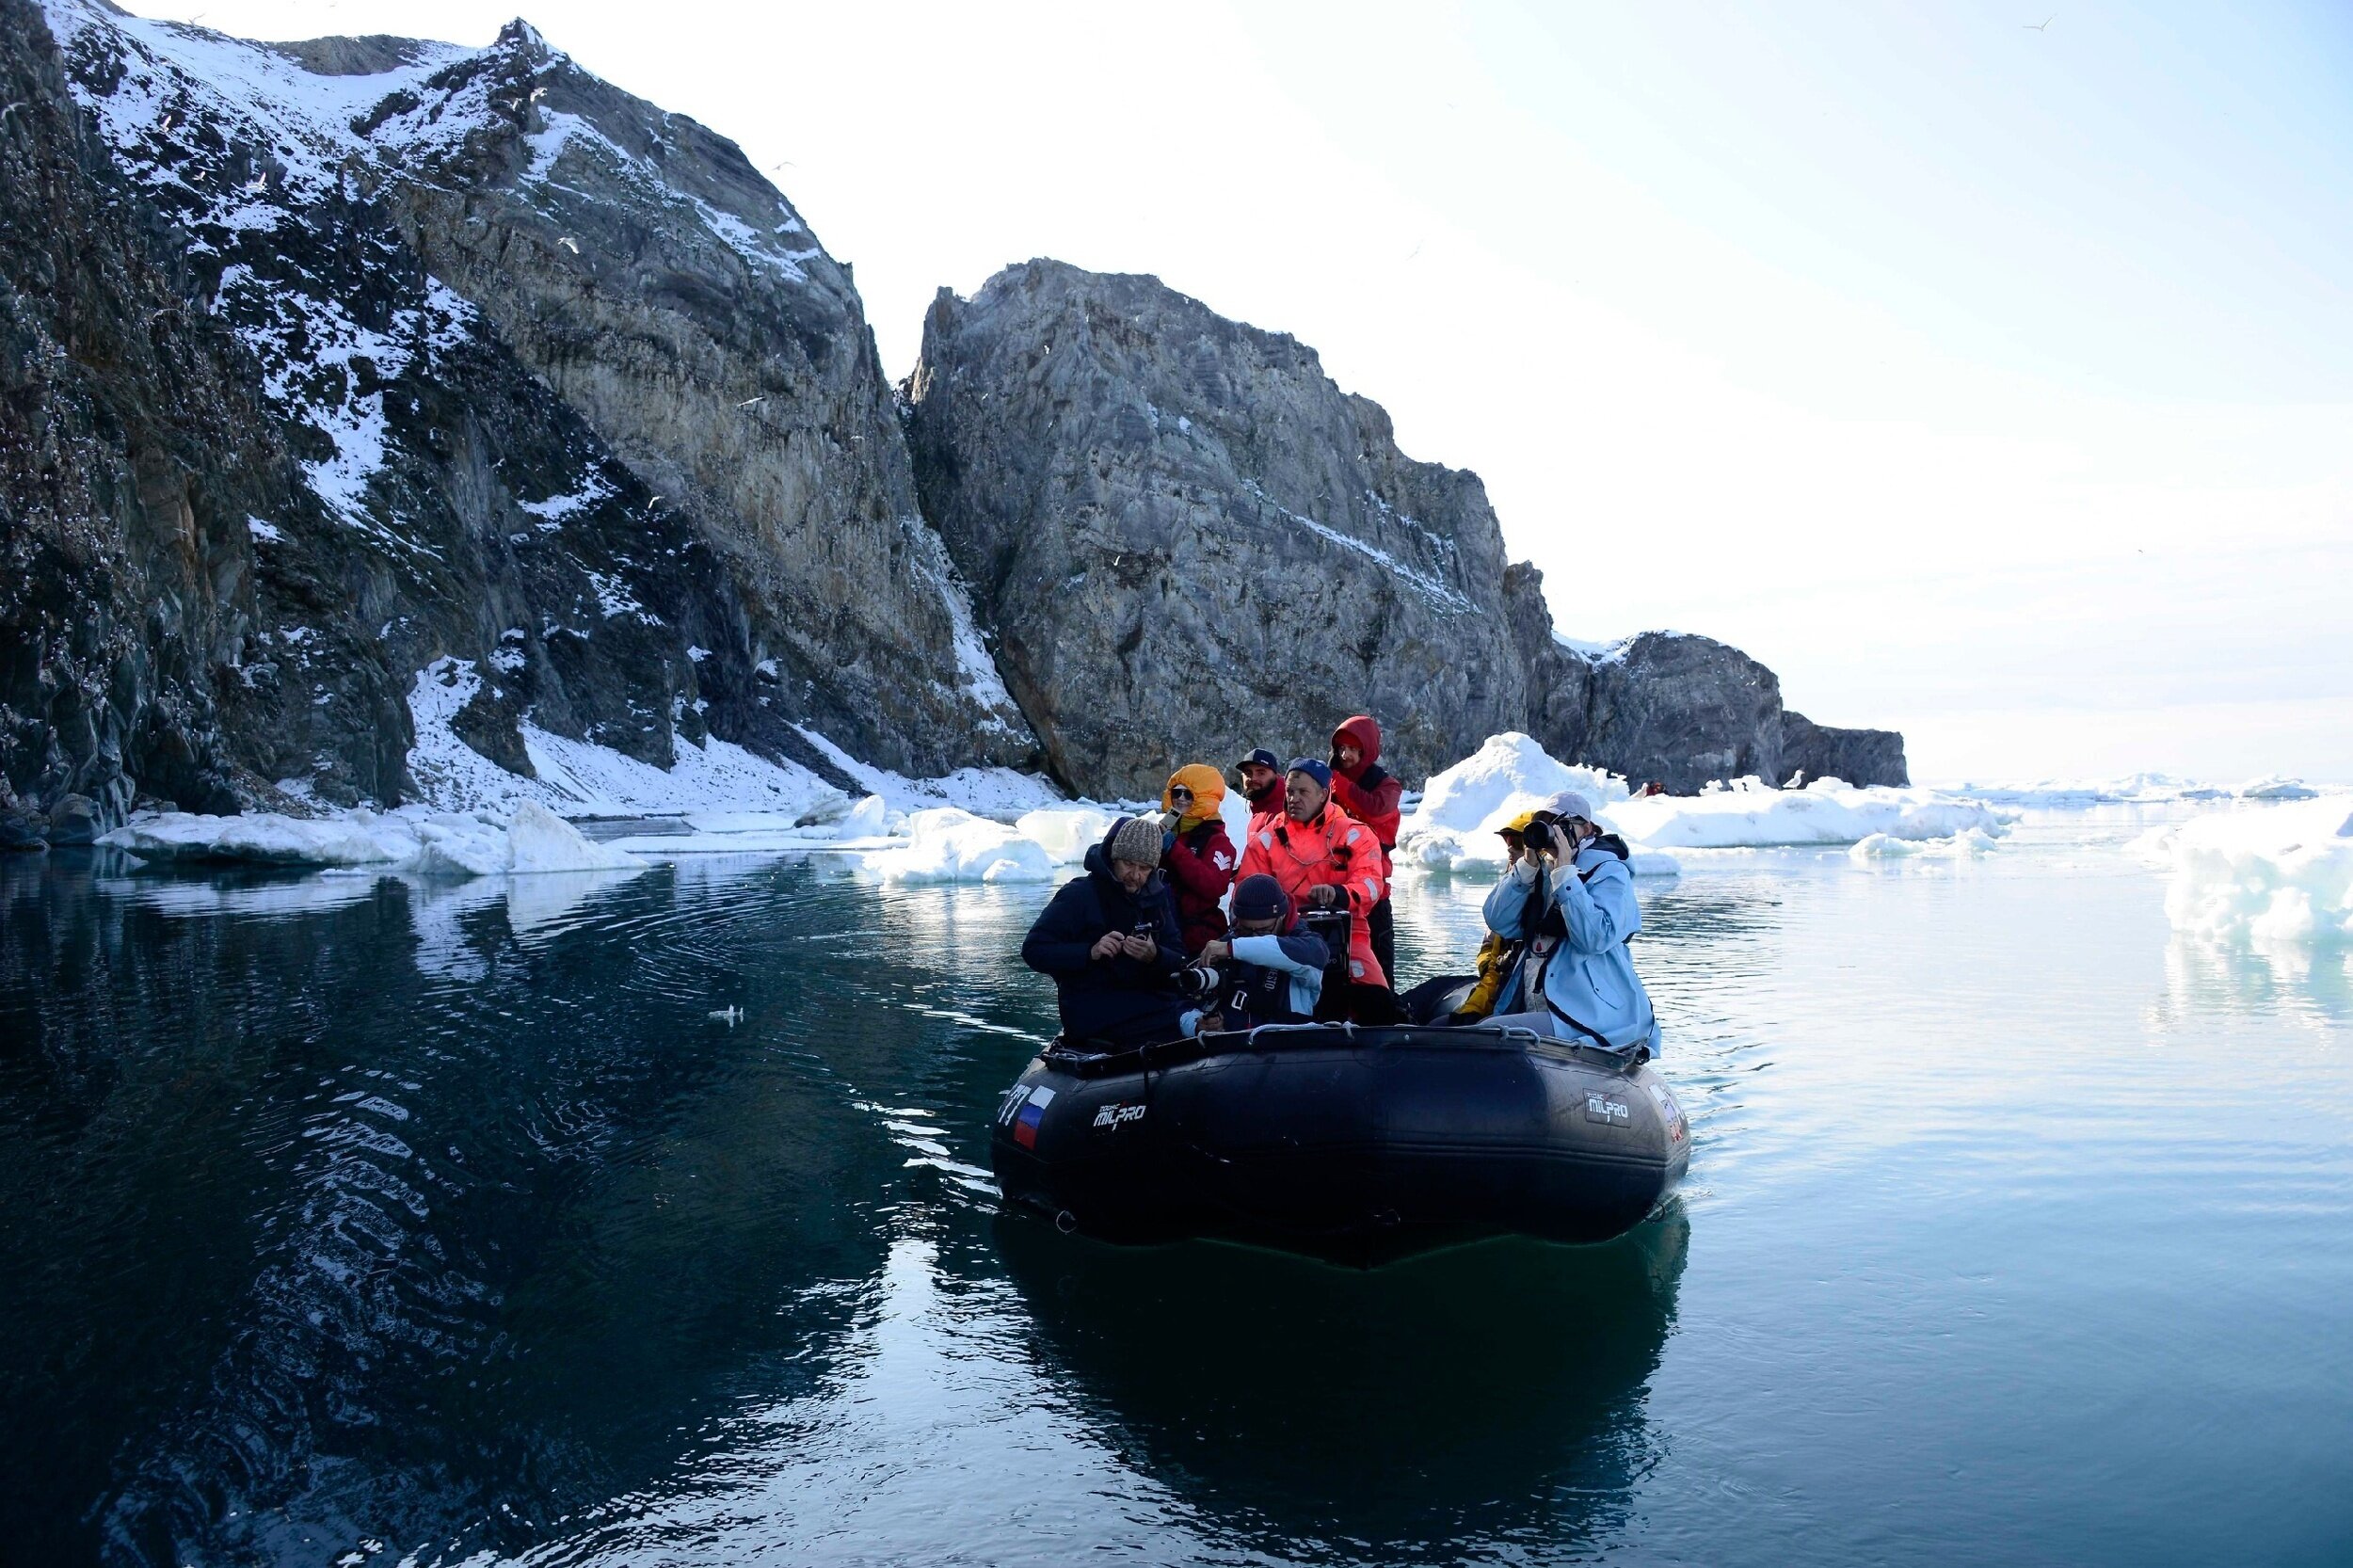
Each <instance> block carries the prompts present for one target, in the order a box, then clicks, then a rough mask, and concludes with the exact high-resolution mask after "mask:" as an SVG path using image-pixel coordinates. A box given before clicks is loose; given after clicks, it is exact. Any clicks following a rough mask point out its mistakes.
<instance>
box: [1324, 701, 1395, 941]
mask: <svg viewBox="0 0 2353 1568" xmlns="http://www.w3.org/2000/svg"><path fill="white" fill-rule="evenodd" d="M1380 756H1381V726H1380V725H1379V724H1378V723H1377V722H1375V720H1374V719H1373V716H1372V715H1371V714H1370V713H1359V714H1357V715H1356V716H1355V717H1354V718H1352V719H1349V720H1347V721H1346V722H1344V723H1343V724H1341V726H1340V727H1339V728H1337V729H1335V730H1334V731H1332V798H1333V799H1334V800H1336V801H1337V802H1339V806H1340V809H1341V810H1343V811H1345V812H1347V813H1348V814H1349V815H1350V816H1352V817H1353V818H1355V819H1356V820H1357V821H1358V822H1360V823H1363V824H1365V825H1366V826H1367V827H1369V828H1371V829H1372V836H1373V837H1374V838H1376V839H1378V840H1381V854H1382V856H1383V860H1382V866H1381V870H1382V874H1383V875H1384V876H1386V875H1387V874H1388V872H1389V864H1388V857H1389V856H1394V855H1396V853H1397V823H1398V800H1399V797H1400V796H1401V795H1403V794H1404V793H1405V786H1404V785H1403V784H1402V783H1401V782H1399V781H1398V780H1397V779H1396V778H1394V777H1392V776H1390V775H1389V773H1388V771H1387V770H1386V769H1385V768H1383V767H1381V766H1380V765H1379V759H1380ZM1365 924H1366V925H1368V926H1369V927H1370V928H1371V934H1372V955H1373V956H1374V957H1375V958H1378V959H1379V960H1381V972H1382V973H1383V974H1390V975H1393V974H1395V973H1397V920H1396V919H1395V918H1394V917H1393V916H1392V915H1391V913H1390V910H1389V898H1388V895H1387V894H1386V893H1384V894H1382V895H1381V902H1380V903H1379V904H1374V905H1373V906H1372V913H1371V914H1369V915H1368V916H1366V917H1365Z"/></svg>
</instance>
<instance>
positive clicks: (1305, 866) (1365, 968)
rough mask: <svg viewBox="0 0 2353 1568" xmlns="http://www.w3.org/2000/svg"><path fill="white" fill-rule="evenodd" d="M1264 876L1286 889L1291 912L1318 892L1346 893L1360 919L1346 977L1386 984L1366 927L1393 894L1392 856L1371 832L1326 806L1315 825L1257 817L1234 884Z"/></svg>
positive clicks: (1353, 925) (1283, 815)
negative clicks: (1327, 889)
mask: <svg viewBox="0 0 2353 1568" xmlns="http://www.w3.org/2000/svg"><path fill="white" fill-rule="evenodd" d="M1259 872H1265V873H1266V874H1267V875H1269V876H1271V877H1273V878H1274V880H1275V881H1277V882H1279V883H1281V884H1282V885H1283V892H1284V895H1285V896H1286V897H1288V898H1289V900H1290V901H1291V907H1292V908H1293V909H1306V908H1308V907H1310V906H1311V905H1312V904H1314V902H1315V900H1314V897H1313V896H1312V895H1313V891H1314V889H1315V888H1321V887H1326V886H1329V887H1334V888H1340V889H1341V890H1342V891H1343V892H1345V893H1346V894H1347V896H1348V907H1349V910H1350V912H1351V913H1353V915H1354V916H1355V917H1356V918H1355V919H1354V920H1352V921H1350V922H1349V933H1348V972H1349V974H1350V976H1351V977H1352V978H1353V979H1355V980H1357V981H1359V982H1361V983H1362V984H1367V985H1379V986H1382V987H1384V988H1385V987H1386V986H1387V985H1388V984H1389V977H1388V976H1387V975H1385V974H1384V973H1382V972H1381V964H1380V961H1379V960H1378V959H1376V958H1374V957H1373V955H1372V928H1371V927H1370V926H1369V925H1368V924H1366V923H1365V920H1366V917H1367V916H1369V915H1370V914H1371V913H1372V906H1373V905H1374V904H1379V903H1380V902H1381V901H1382V899H1383V898H1385V896H1387V894H1388V890H1389V878H1388V857H1387V856H1385V855H1384V854H1383V853H1382V850H1381V840H1378V839H1376V838H1374V837H1373V836H1372V829H1371V828H1369V827H1367V826H1366V825H1365V824H1363V823H1360V822H1358V821H1357V820H1356V819H1355V818H1353V817H1352V816H1350V815H1349V814H1348V813H1347V812H1345V811H1343V810H1341V809H1340V808H1338V807H1337V806H1336V805H1333V804H1332V803H1330V802H1328V801H1327V802H1325V804H1324V808H1323V809H1322V811H1321V812H1320V813H1318V814H1317V816H1316V818H1315V820H1314V821H1312V822H1293V821H1291V819H1290V815H1289V812H1281V811H1278V812H1273V813H1270V814H1268V815H1266V816H1262V817H1257V818H1254V819H1253V820H1252V821H1251V824H1250V841H1249V842H1248V843H1246V844H1244V845H1243V846H1242V852H1241V866H1239V867H1238V868H1236V870H1235V872H1234V880H1235V881H1237V882H1240V881H1241V879H1242V878H1243V877H1245V876H1256V875H1257V874H1258V873H1259Z"/></svg>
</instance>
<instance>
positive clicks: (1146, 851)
mask: <svg viewBox="0 0 2353 1568" xmlns="http://www.w3.org/2000/svg"><path fill="white" fill-rule="evenodd" d="M1111 858H1112V859H1114V860H1131V861H1133V862H1134V863H1135V864H1137V865H1139V866H1157V865H1159V864H1160V824H1159V823H1156V822H1154V821H1152V820H1151V819H1150V818H1149V817H1128V818H1127V819H1125V820H1123V821H1122V822H1121V823H1120V824H1119V825H1118V826H1117V827H1114V828H1112V853H1111Z"/></svg>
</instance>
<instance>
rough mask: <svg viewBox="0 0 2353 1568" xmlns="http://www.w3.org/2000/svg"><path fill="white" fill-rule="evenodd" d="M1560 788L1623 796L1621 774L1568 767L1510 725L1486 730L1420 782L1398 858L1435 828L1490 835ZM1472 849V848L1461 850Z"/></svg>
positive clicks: (1498, 849)
mask: <svg viewBox="0 0 2353 1568" xmlns="http://www.w3.org/2000/svg"><path fill="white" fill-rule="evenodd" d="M1562 790H1575V791H1576V792H1577V793H1579V794H1581V795H1583V796H1584V797H1585V798H1586V799H1587V800H1589V801H1591V802H1593V806H1594V808H1596V809H1606V808H1609V805H1610V804H1611V803H1612V802H1614V801H1622V800H1625V798H1626V785H1625V779H1623V778H1620V777H1618V776H1616V775H1615V774H1608V773H1603V772H1601V771H1600V770H1598V769H1595V768H1585V767H1572V766H1571V765H1569V764H1568V763H1565V762H1559V761H1555V760H1553V759H1552V757H1551V756H1550V755H1549V754H1548V753H1547V752H1546V751H1545V748H1544V747H1543V746H1541V745H1538V744H1536V743H1535V742H1534V741H1532V740H1530V739H1529V737H1528V736H1526V735H1522V734H1519V733H1516V732H1513V731H1507V732H1505V733H1504V734H1501V735H1490V736H1489V737H1487V740H1486V742H1485V744H1482V745H1481V746H1480V748H1479V749H1478V750H1477V751H1475V752H1473V753H1471V754H1470V755H1469V756H1468V757H1465V759H1463V760H1461V761H1459V762H1457V763H1455V764H1454V765H1453V766H1452V767H1450V768H1448V769H1447V770H1445V771H1444V772H1443V773H1436V774H1433V775H1431V776H1430V780H1429V782H1428V783H1426V784H1424V785H1423V786H1422V792H1421V804H1420V805H1419V806H1417V807H1416V808H1415V809H1414V813H1413V815H1411V816H1409V817H1407V818H1406V819H1405V820H1404V821H1403V822H1402V823H1401V824H1399V825H1398V848H1399V852H1400V857H1401V858H1408V857H1410V850H1409V846H1410V845H1411V844H1412V843H1413V842H1414V841H1415V840H1419V839H1422V838H1424V837H1427V836H1429V835H1432V834H1435V833H1449V834H1452V835H1454V836H1456V837H1457V838H1458V839H1461V840H1472V839H1479V838H1485V839H1490V840H1493V839H1494V836H1495V831H1496V829H1497V828H1498V827H1501V826H1502V825H1503V824H1505V823H1507V822H1510V821H1511V820H1512V819H1513V817H1516V816H1518V815H1519V814H1520V813H1521V812H1523V811H1526V810H1529V809H1530V808H1534V807H1536V806H1540V805H1542V804H1543V803H1544V801H1545V799H1546V798H1547V797H1549V796H1551V795H1555V794H1558V793H1559V792H1561V791H1562ZM1465 852H1466V853H1470V854H1472V855H1474V856H1475V855H1477V853H1478V851H1477V850H1476V849H1468V850H1466V851H1465ZM1502 858H1503V846H1502V842H1501V840H1496V841H1495V859H1496V860H1497V862H1500V861H1501V860H1502Z"/></svg>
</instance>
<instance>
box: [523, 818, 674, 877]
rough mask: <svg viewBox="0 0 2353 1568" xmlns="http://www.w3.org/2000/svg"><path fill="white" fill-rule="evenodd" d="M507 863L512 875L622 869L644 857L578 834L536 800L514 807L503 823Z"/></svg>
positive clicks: (571, 826) (576, 829) (637, 862)
mask: <svg viewBox="0 0 2353 1568" xmlns="http://www.w3.org/2000/svg"><path fill="white" fill-rule="evenodd" d="M506 845H507V866H506V869H507V871H508V872H511V873H512V874H514V875H516V876H527V875H531V874H534V873H536V872H606V871H626V870H629V869H631V868H632V867H641V866H643V865H644V864H645V862H644V861H642V860H640V859H638V858H637V857H636V856H632V855H626V854H623V853H622V852H621V851H619V850H617V849H615V848H614V847H613V846H612V845H610V844H600V843H597V842H596V841H594V840H590V839H586V838H584V837H582V835H581V831H580V829H578V828H577V827H574V826H573V825H572V824H570V823H568V822H566V821H565V820H564V819H563V818H561V817H559V816H557V815H556V814H555V813H554V812H552V811H551V810H549V809H548V808H546V807H544V806H541V805H539V804H538V803H537V802H536V801H528V800H527V801H525V802H523V803H522V804H521V805H520V806H518V807H517V808H515V815H514V816H513V817H512V818H511V819H509V821H508V822H507V824H506Z"/></svg>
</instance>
